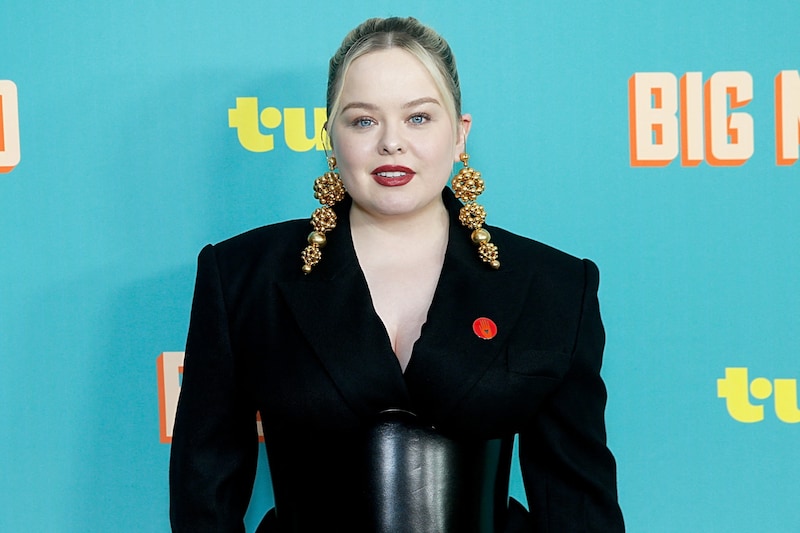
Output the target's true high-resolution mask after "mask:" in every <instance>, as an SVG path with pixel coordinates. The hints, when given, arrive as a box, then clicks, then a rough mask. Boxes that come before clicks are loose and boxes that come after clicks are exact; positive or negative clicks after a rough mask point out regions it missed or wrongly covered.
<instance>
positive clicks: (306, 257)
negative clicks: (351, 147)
mask: <svg viewBox="0 0 800 533" xmlns="http://www.w3.org/2000/svg"><path fill="white" fill-rule="evenodd" d="M344 194H345V188H344V183H342V179H341V178H340V177H339V174H338V173H337V172H336V158H335V157H333V156H330V157H328V172H326V173H325V174H323V175H322V176H320V177H318V178H317V179H316V180H314V198H316V199H317V200H319V203H321V204H322V207H318V208H316V209H315V210H314V212H313V213H312V214H311V225H312V226H313V227H314V231H312V232H311V233H309V234H308V246H306V247H305V249H303V253H302V254H301V257H302V259H303V273H304V274H308V273H309V272H311V269H312V268H313V267H314V265H316V264H317V263H319V261H320V259H322V250H321V248H322V247H323V246H325V243H326V242H327V240H328V239H327V237H325V233H326V232H328V231H330V230H332V229H333V228H335V227H336V212H335V211H334V210H333V209H331V207H332V206H333V205H334V204H335V203H336V202H341V201H342V199H343V198H344Z"/></svg>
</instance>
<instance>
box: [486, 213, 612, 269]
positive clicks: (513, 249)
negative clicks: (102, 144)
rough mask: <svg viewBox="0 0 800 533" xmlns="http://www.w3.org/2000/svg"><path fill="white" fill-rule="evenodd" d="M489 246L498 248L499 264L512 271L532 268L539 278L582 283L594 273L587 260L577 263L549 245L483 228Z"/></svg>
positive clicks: (504, 231) (594, 266)
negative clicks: (564, 278) (488, 239)
mask: <svg viewBox="0 0 800 533" xmlns="http://www.w3.org/2000/svg"><path fill="white" fill-rule="evenodd" d="M487 229H488V231H489V232H490V233H491V235H492V242H493V243H495V244H496V245H497V247H498V250H499V253H500V263H501V264H509V265H513V266H514V268H532V269H535V271H537V272H538V273H540V274H550V275H553V276H556V277H559V278H563V277H565V276H569V277H575V276H577V278H578V279H581V280H582V279H583V277H584V276H585V274H586V272H587V271H593V272H597V266H596V265H595V264H594V262H592V261H591V260H590V259H581V258H580V257H576V256H574V255H572V254H570V253H567V252H565V251H563V250H560V249H558V248H555V247H553V246H551V245H549V244H545V243H543V242H540V241H537V240H534V239H531V238H529V237H525V236H523V235H519V234H517V233H513V232H511V231H508V230H505V229H503V228H499V227H496V226H487Z"/></svg>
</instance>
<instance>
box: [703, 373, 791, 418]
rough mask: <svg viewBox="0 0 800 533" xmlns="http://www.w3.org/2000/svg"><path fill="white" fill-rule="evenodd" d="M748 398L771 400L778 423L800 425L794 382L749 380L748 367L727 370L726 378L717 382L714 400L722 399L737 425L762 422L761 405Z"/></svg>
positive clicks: (785, 380) (762, 379)
mask: <svg viewBox="0 0 800 533" xmlns="http://www.w3.org/2000/svg"><path fill="white" fill-rule="evenodd" d="M751 396H752V397H753V398H755V399H756V400H766V399H768V398H770V397H772V400H773V405H774V408H775V416H777V417H778V420H780V421H781V422H786V423H787V424H796V423H798V422H800V409H798V408H797V380H796V379H773V380H772V381H770V380H768V379H767V378H762V377H758V378H755V379H753V380H752V381H751V380H750V378H749V377H748V371H747V368H726V369H725V377H724V378H719V379H717V397H718V398H725V404H726V406H727V408H728V414H730V415H731V417H732V418H733V419H734V420H736V421H737V422H745V423H753V422H761V421H762V420H764V406H763V405H761V404H753V403H751V401H750V398H751Z"/></svg>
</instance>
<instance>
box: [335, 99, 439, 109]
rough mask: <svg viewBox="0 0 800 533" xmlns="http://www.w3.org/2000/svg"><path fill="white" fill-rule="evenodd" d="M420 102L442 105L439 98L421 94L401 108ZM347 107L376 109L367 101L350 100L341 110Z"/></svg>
mask: <svg viewBox="0 0 800 533" xmlns="http://www.w3.org/2000/svg"><path fill="white" fill-rule="evenodd" d="M422 104H435V105H439V106H440V105H442V104H441V103H439V100H437V99H436V98H431V97H430V96H423V97H422V98H417V99H416V100H411V101H410V102H407V103H405V104H403V109H408V108H410V107H416V106H418V105H422ZM348 109H366V110H367V111H375V110H377V109H378V106H376V105H375V104H369V103H367V102H350V103H349V104H347V105H346V106H344V107H343V108H342V112H344V111H347V110H348Z"/></svg>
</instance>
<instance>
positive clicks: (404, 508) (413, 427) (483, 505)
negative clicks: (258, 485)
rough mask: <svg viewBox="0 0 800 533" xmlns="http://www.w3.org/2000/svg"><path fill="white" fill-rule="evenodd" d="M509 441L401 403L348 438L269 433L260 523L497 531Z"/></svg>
mask: <svg viewBox="0 0 800 533" xmlns="http://www.w3.org/2000/svg"><path fill="white" fill-rule="evenodd" d="M310 448H313V449H310ZM511 448H512V442H511V440H510V439H494V440H474V439H460V438H450V437H447V436H445V435H443V434H441V433H440V432H438V431H437V430H435V429H434V428H432V427H430V426H426V425H424V424H421V423H420V422H419V421H418V419H417V417H415V416H414V415H413V414H411V413H409V412H406V411H387V412H384V413H381V416H380V418H379V419H378V420H377V422H376V423H375V424H374V425H372V426H371V427H370V428H368V429H367V431H366V432H365V433H359V434H358V436H357V437H356V438H355V439H352V440H351V439H350V438H345V439H343V438H341V436H339V437H338V438H336V437H334V438H333V439H331V440H328V439H327V438H326V439H325V441H324V442H317V443H316V445H313V444H312V445H309V443H307V442H306V443H302V444H301V443H299V442H295V443H294V445H292V446H287V447H284V446H280V445H278V446H276V445H275V444H274V443H273V444H270V443H269V442H268V454H269V462H270V469H271V474H272V480H273V487H274V493H275V513H274V515H273V516H272V517H269V516H268V517H267V519H266V520H265V523H263V524H262V527H261V528H259V531H280V532H285V533H290V532H291V533H297V532H303V533H306V532H308V533H311V532H315V533H316V532H318V531H326V530H328V531H337V530H338V531H357V532H369V533H494V532H497V531H502V530H503V528H504V527H505V521H506V511H507V506H508V473H509V468H510V460H511ZM273 520H274V521H275V524H274V525H273V526H272V527H268V524H267V523H266V522H272V521H273ZM262 528H263V529H262Z"/></svg>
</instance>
